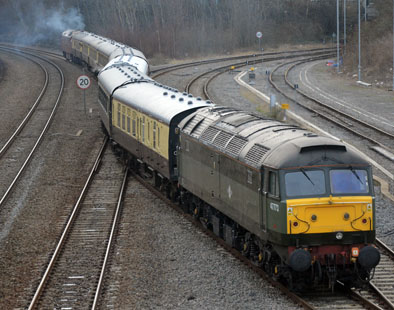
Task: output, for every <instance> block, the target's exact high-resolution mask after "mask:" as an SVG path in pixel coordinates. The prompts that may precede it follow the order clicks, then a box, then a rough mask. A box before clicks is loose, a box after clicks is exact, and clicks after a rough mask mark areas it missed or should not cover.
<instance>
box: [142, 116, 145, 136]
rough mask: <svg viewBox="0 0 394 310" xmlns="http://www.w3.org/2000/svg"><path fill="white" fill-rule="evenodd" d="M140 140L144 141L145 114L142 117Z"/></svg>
mask: <svg viewBox="0 0 394 310" xmlns="http://www.w3.org/2000/svg"><path fill="white" fill-rule="evenodd" d="M142 142H145V116H143V117H142Z"/></svg>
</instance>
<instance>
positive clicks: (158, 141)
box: [157, 126, 160, 148]
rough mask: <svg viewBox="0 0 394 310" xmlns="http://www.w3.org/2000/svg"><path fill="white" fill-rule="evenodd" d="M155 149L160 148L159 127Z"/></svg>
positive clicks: (158, 128)
mask: <svg viewBox="0 0 394 310" xmlns="http://www.w3.org/2000/svg"><path fill="white" fill-rule="evenodd" d="M157 147H159V148H160V127H159V126H157Z"/></svg>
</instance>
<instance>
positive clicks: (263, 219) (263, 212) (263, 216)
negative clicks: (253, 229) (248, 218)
mask: <svg viewBox="0 0 394 310" xmlns="http://www.w3.org/2000/svg"><path fill="white" fill-rule="evenodd" d="M265 176H266V173H264V169H262V170H261V172H260V188H259V192H260V195H259V197H260V198H259V200H260V201H259V205H260V208H259V210H260V228H261V229H262V230H263V231H264V232H266V231H267V195H268V192H267V189H266V188H265V186H266V184H267V180H265Z"/></svg>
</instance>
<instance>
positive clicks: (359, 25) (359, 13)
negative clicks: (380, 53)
mask: <svg viewBox="0 0 394 310" xmlns="http://www.w3.org/2000/svg"><path fill="white" fill-rule="evenodd" d="M357 2H358V80H359V81H361V3H360V0H358V1H357Z"/></svg>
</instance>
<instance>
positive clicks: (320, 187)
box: [285, 169, 326, 197]
mask: <svg viewBox="0 0 394 310" xmlns="http://www.w3.org/2000/svg"><path fill="white" fill-rule="evenodd" d="M285 188H286V195H287V196H288V197H296V196H298V197H303V196H318V195H323V194H325V193H326V181H325V176H324V171H323V170H306V169H301V170H300V171H292V172H287V173H286V174H285Z"/></svg>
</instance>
